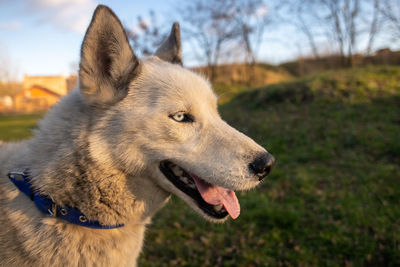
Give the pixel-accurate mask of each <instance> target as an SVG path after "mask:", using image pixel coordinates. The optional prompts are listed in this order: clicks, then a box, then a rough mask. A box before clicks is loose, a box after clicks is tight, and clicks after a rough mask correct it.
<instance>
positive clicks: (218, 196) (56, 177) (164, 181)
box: [0, 6, 274, 266]
mask: <svg viewBox="0 0 400 267" xmlns="http://www.w3.org/2000/svg"><path fill="white" fill-rule="evenodd" d="M273 163H274V158H273V157H272V156H271V155H270V154H269V153H267V152H266V150H265V149H264V148H262V147H260V146H259V145H257V144H256V143H255V142H254V141H253V140H251V139H250V138H249V137H247V136H245V135H243V134H242V133H240V132H238V131H236V130H235V129H233V128H232V127H230V126H229V125H228V124H226V123H225V122H224V121H223V120H222V119H221V118H220V116H219V115H218V111H217V99H216V97H215V95H214V93H213V91H212V89H211V86H210V84H209V83H208V82H207V81H206V80H205V79H203V78H202V77H200V76H198V75H196V74H194V73H192V72H191V71H189V70H186V69H184V68H182V66H181V48H180V35H179V25H178V24H176V23H175V24H174V25H173V28H172V31H171V35H170V36H169V38H168V39H167V40H166V41H165V42H164V43H163V45H162V46H161V47H160V48H159V49H158V50H157V52H156V54H155V55H154V56H152V57H150V58H146V59H143V60H139V59H138V58H137V57H136V56H135V54H134V53H133V51H132V50H131V47H130V45H129V43H128V40H127V37H126V34H125V31H124V29H123V27H122V26H121V23H120V21H119V20H118V18H117V17H116V16H115V14H114V13H113V12H112V11H111V10H110V9H109V8H107V7H105V6H99V7H98V8H97V9H96V11H95V13H94V15H93V19H92V22H91V24H90V26H89V28H88V30H87V32H86V35H85V39H84V41H83V44H82V50H81V62H80V70H79V89H77V90H75V91H73V92H71V93H70V94H69V95H68V96H66V97H65V98H64V99H62V100H61V101H60V102H59V103H58V104H57V105H56V106H55V107H54V108H52V109H51V111H50V112H49V113H48V114H47V115H46V116H45V118H44V119H43V120H42V121H41V122H40V124H39V129H38V130H37V131H36V132H35V135H34V137H33V138H32V139H31V140H27V141H24V142H22V143H18V144H17V143H9V144H3V145H2V146H1V149H0V167H1V169H0V170H1V172H0V200H1V203H0V211H1V217H0V223H1V228H0V229H1V230H0V265H1V266H135V265H136V259H137V256H138V254H139V252H140V250H141V247H142V241H143V233H144V230H145V226H146V224H148V223H149V222H150V218H151V217H152V216H153V215H154V213H155V212H156V211H157V210H158V209H159V208H161V207H162V206H163V205H164V204H165V203H166V202H167V201H168V199H169V197H170V195H171V193H172V194H175V195H177V196H178V197H180V198H181V199H183V200H184V201H185V202H186V203H187V204H188V205H189V206H190V207H192V208H193V209H194V210H195V211H197V212H198V213H199V214H201V215H202V216H204V217H205V218H206V219H208V220H211V221H216V222H220V221H224V220H225V219H226V218H227V217H228V215H230V216H231V217H232V218H236V217H237V216H239V213H240V206H239V202H238V199H237V198H236V196H235V192H234V191H233V190H246V189H249V188H252V187H254V186H257V185H258V184H259V182H260V180H261V179H262V178H264V177H265V176H266V175H267V174H268V173H269V171H270V169H271V167H272V165H273Z"/></svg>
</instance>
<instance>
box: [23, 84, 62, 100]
mask: <svg viewBox="0 0 400 267" xmlns="http://www.w3.org/2000/svg"><path fill="white" fill-rule="evenodd" d="M33 88H38V89H40V90H43V91H45V92H46V93H49V94H51V95H54V96H57V97H61V95H60V94H57V93H56V92H53V91H52V90H50V89H47V88H45V87H42V86H39V85H32V86H31V87H30V88H29V89H27V90H31V89H33ZM27 90H23V91H21V92H19V93H18V94H17V95H19V94H23V93H24V92H25V91H27Z"/></svg>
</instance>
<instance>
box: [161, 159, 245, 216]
mask: <svg viewBox="0 0 400 267" xmlns="http://www.w3.org/2000/svg"><path fill="white" fill-rule="evenodd" d="M160 170H161V172H162V173H163V174H164V175H165V176H166V177H167V178H168V180H169V181H170V182H171V183H172V184H173V185H174V186H175V187H176V188H178V189H179V190H180V191H182V192H184V193H185V194H186V195H188V196H189V197H191V198H192V199H193V200H194V201H195V202H196V204H197V206H198V207H199V208H200V209H201V210H202V211H204V212H205V213H206V214H207V215H209V216H210V217H212V218H215V219H223V218H225V217H226V216H228V214H229V215H230V216H231V217H232V218H233V219H236V218H237V217H238V216H239V214H240V206H239V201H238V199H237V197H236V195H235V192H234V191H232V190H229V189H226V188H223V187H220V186H217V185H213V184H210V183H208V182H206V181H204V180H202V179H201V178H199V177H197V176H196V175H194V174H192V173H190V172H188V171H186V170H184V169H183V168H181V167H179V166H178V165H176V164H174V163H172V162H170V161H168V160H165V161H162V162H161V163H160Z"/></svg>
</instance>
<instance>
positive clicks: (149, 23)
mask: <svg viewBox="0 0 400 267" xmlns="http://www.w3.org/2000/svg"><path fill="white" fill-rule="evenodd" d="M125 31H126V33H127V35H128V38H129V40H130V41H131V43H132V45H133V47H134V48H135V52H136V53H138V55H139V56H149V55H152V54H153V53H154V52H155V49H157V47H158V46H160V45H161V43H162V42H163V40H164V39H165V38H166V36H167V33H168V31H167V30H166V29H164V28H163V27H162V26H161V25H160V24H159V21H158V18H157V16H156V13H155V12H154V11H152V10H150V11H149V15H148V16H147V17H146V18H144V17H142V16H138V17H137V23H136V24H135V25H134V26H133V28H128V27H125Z"/></svg>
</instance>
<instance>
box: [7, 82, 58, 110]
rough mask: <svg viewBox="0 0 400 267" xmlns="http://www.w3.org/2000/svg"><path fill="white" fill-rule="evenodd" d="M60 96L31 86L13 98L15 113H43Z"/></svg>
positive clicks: (39, 87) (45, 89)
mask: <svg viewBox="0 0 400 267" xmlns="http://www.w3.org/2000/svg"><path fill="white" fill-rule="evenodd" d="M60 98H61V95H60V94H58V93H56V92H54V91H52V90H49V89H47V88H44V87H41V86H37V85H33V86H31V87H30V88H29V89H26V90H23V91H21V92H19V93H18V94H16V95H15V96H14V110H15V111H16V112H23V113H31V112H36V111H44V110H47V109H49V108H50V107H51V106H52V105H54V104H55V103H57V101H58V100H59V99H60Z"/></svg>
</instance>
